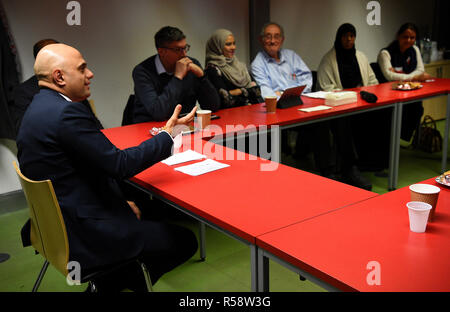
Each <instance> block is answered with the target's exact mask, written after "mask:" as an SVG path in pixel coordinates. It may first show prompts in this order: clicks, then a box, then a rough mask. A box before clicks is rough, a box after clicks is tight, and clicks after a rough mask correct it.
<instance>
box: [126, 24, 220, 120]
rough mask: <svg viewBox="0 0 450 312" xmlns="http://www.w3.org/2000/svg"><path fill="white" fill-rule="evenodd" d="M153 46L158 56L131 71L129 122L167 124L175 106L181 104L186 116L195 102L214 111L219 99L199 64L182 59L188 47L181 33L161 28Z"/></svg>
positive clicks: (218, 104) (188, 59)
mask: <svg viewBox="0 0 450 312" xmlns="http://www.w3.org/2000/svg"><path fill="white" fill-rule="evenodd" d="M155 45H156V49H157V50H158V54H156V55H153V56H151V57H149V58H148V59H146V60H145V61H143V62H142V63H140V64H138V65H137V66H136V67H135V68H134V70H133V81H134V93H135V101H134V107H133V118H132V119H133V120H132V122H133V123H138V122H145V121H152V120H153V121H163V120H167V119H168V118H169V117H170V115H171V114H172V111H173V109H174V108H175V106H176V105H177V104H179V103H181V104H182V106H183V110H182V113H187V112H189V111H190V110H191V109H192V108H193V107H194V106H195V103H196V101H197V100H198V102H199V104H200V106H201V107H202V109H209V110H212V111H216V110H218V109H219V107H220V99H219V95H218V94H217V91H216V89H215V88H214V86H213V85H212V84H211V82H210V81H209V80H208V78H207V77H206V76H205V75H204V73H203V70H202V67H201V65H200V63H199V62H198V61H197V60H196V59H194V58H191V57H188V56H187V55H186V53H187V52H188V51H189V47H190V46H189V45H188V44H187V43H186V37H185V35H184V34H183V33H182V32H181V30H179V29H178V28H175V27H170V26H166V27H163V28H161V29H160V30H159V31H158V32H157V33H156V34H155Z"/></svg>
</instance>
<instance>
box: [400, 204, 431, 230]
mask: <svg viewBox="0 0 450 312" xmlns="http://www.w3.org/2000/svg"><path fill="white" fill-rule="evenodd" d="M406 207H408V214H409V229H410V230H411V231H412V232H415V233H424V232H425V230H426V228H427V223H428V215H429V213H430V210H431V205H430V204H427V203H423V202H417V201H412V202H409V203H407V204H406Z"/></svg>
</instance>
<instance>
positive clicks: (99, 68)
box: [3, 0, 249, 127]
mask: <svg viewBox="0 0 450 312" xmlns="http://www.w3.org/2000/svg"><path fill="white" fill-rule="evenodd" d="M68 2H69V1H68V0H58V1H55V0H39V1H29V0H3V4H4V7H5V11H6V14H7V17H8V19H9V24H10V27H11V29H12V34H13V36H14V39H15V42H16V44H17V48H18V52H19V56H20V60H21V63H22V70H23V73H24V75H23V78H24V79H27V78H28V77H30V76H31V75H33V63H34V58H33V55H32V47H33V44H34V43H35V42H37V41H38V40H40V39H43V38H47V37H50V38H54V39H56V40H58V41H62V42H64V43H67V44H69V45H72V46H74V47H76V48H77V49H78V50H80V51H81V53H82V54H83V56H84V58H85V59H86V61H87V62H88V66H89V68H90V69H91V70H92V71H93V72H94V79H93V81H92V85H91V90H92V95H91V99H93V100H94V101H95V106H96V109H97V113H98V115H99V119H100V121H101V122H102V123H103V125H104V126H105V127H113V126H119V125H120V122H121V120H122V112H123V109H124V107H125V104H126V101H127V99H128V96H129V95H130V93H133V81H132V78H131V72H132V70H133V68H134V66H136V65H137V64H138V63H140V62H141V61H143V60H144V59H145V58H147V57H149V56H151V55H153V54H155V53H156V49H155V47H154V39H153V36H154V34H155V33H156V32H157V31H158V30H159V29H160V28H161V27H163V26H166V25H171V26H176V27H179V28H180V29H181V30H182V31H183V32H184V33H185V35H186V37H187V42H188V43H189V44H190V45H191V51H190V52H189V53H188V54H189V55H190V56H193V57H195V58H197V59H198V60H199V61H200V63H201V64H203V63H204V58H205V43H206V40H207V39H208V38H209V36H210V35H211V34H212V33H213V32H214V30H215V29H216V28H219V27H223V28H228V29H230V30H231V31H232V32H233V33H234V34H235V36H236V40H237V43H238V45H239V46H238V51H237V56H238V57H239V58H241V59H242V60H244V61H246V60H247V59H248V55H249V52H248V50H249V49H248V45H247V44H246V43H247V42H248V41H249V37H248V1H242V0H226V1H224V0H220V1H217V0H215V1H210V0H189V1H186V0H153V1H152V0H131V1H124V0H79V1H78V2H79V3H80V4H81V26H68V25H67V23H66V16H67V14H68V13H69V10H67V9H66V5H67V3H68ZM230 8H232V9H230Z"/></svg>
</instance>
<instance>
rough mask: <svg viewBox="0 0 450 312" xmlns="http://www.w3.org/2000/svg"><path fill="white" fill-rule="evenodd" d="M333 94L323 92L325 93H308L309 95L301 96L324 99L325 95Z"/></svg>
mask: <svg viewBox="0 0 450 312" xmlns="http://www.w3.org/2000/svg"><path fill="white" fill-rule="evenodd" d="M329 93H333V92H325V91H317V92H310V93H304V94H302V96H307V97H310V98H314V99H325V97H326V96H327V94H329Z"/></svg>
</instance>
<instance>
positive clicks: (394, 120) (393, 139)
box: [388, 104, 399, 191]
mask: <svg viewBox="0 0 450 312" xmlns="http://www.w3.org/2000/svg"><path fill="white" fill-rule="evenodd" d="M398 106H399V105H398V104H396V105H394V107H393V109H392V115H391V144H390V148H389V177H388V190H389V191H392V190H393V185H394V175H395V151H396V145H397V115H398Z"/></svg>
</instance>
